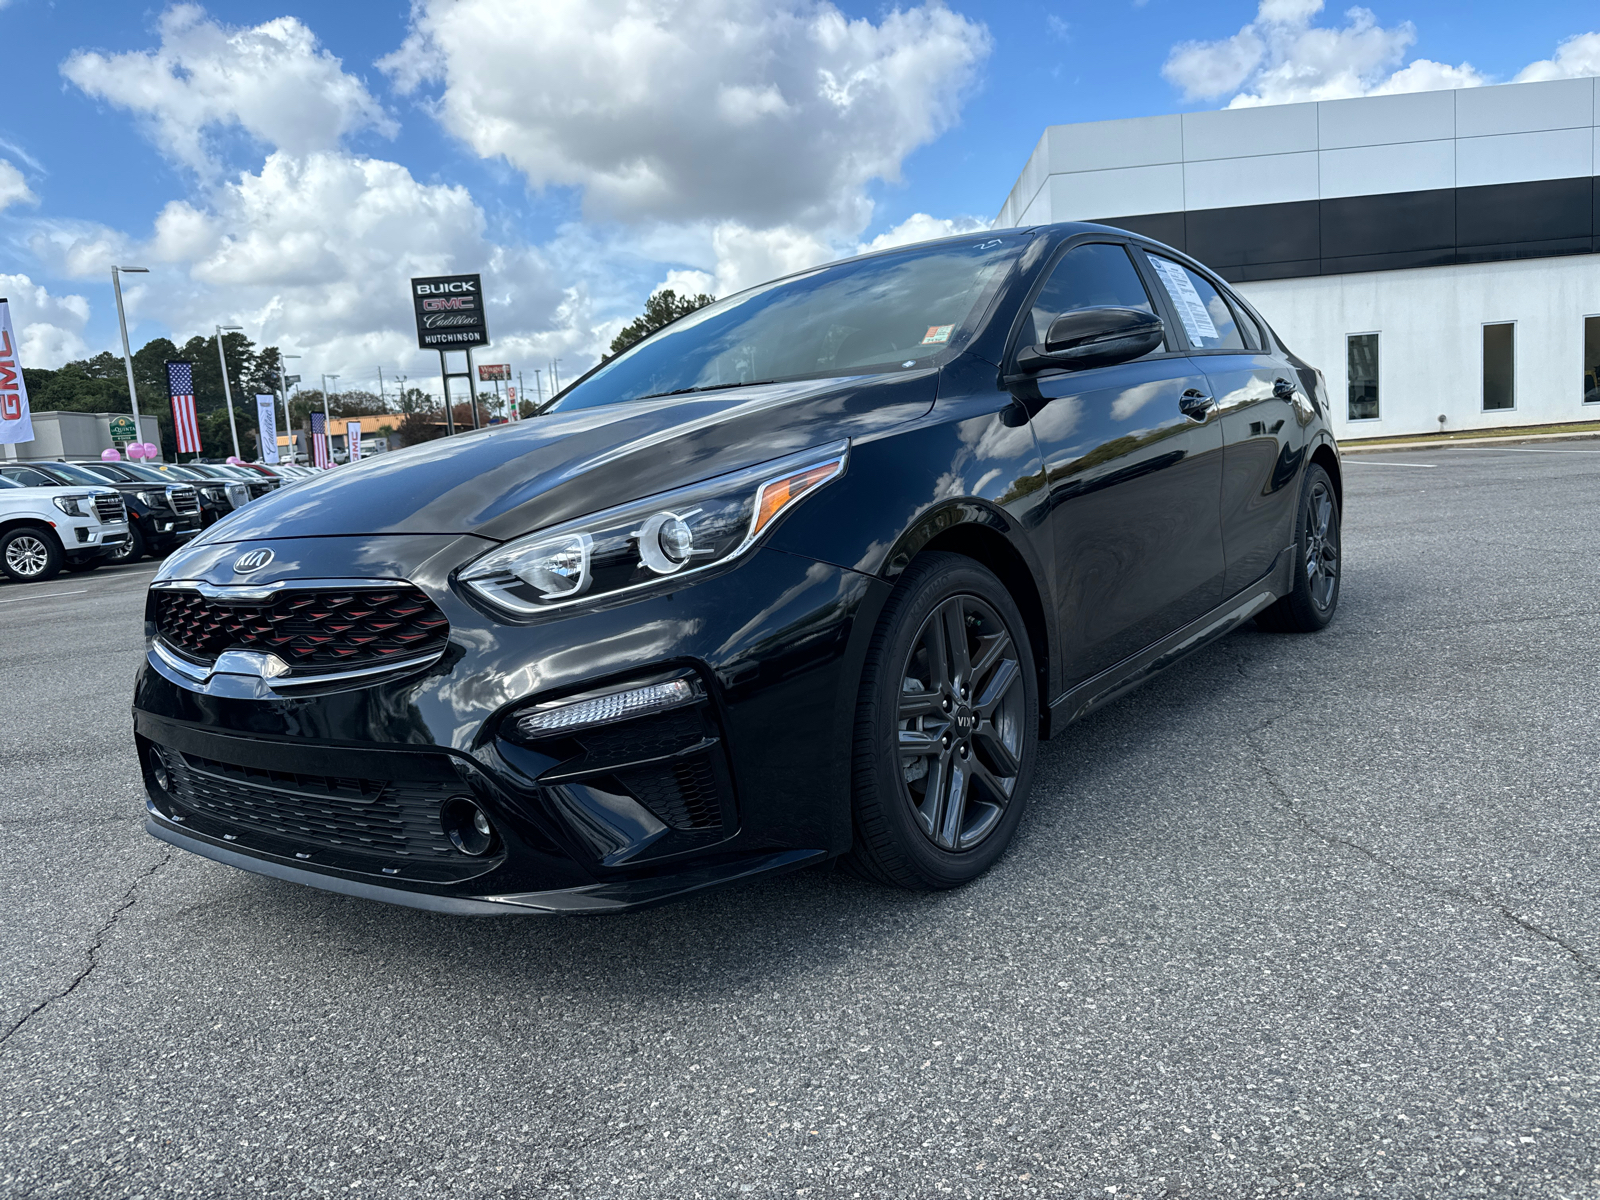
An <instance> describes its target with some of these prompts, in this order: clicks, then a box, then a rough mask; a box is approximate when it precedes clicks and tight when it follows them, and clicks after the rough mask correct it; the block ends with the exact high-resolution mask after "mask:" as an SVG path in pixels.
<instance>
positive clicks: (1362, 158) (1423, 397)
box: [994, 79, 1600, 439]
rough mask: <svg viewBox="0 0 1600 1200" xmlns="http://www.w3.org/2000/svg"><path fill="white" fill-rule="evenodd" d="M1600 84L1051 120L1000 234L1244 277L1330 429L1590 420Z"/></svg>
mask: <svg viewBox="0 0 1600 1200" xmlns="http://www.w3.org/2000/svg"><path fill="white" fill-rule="evenodd" d="M1597 114H1600V81H1596V80H1595V79H1566V80H1556V81H1552V82H1543V83H1520V84H1502V85H1497V86H1492V87H1481V88H1463V89H1460V90H1456V91H1436V92H1414V93H1409V94H1405V95H1395V96H1368V97H1362V98H1359V99H1353V100H1329V101H1323V102H1320V103H1312V104H1283V105H1269V106H1262V107H1256V108H1236V109H1224V110H1222V111H1217V112H1195V113H1183V114H1181V115H1173V116H1162V117H1144V118H1138V119H1133V120H1123V121H1097V122H1093V123H1088V124H1081V125H1054V126H1051V127H1050V128H1048V129H1046V130H1045V132H1044V136H1043V137H1042V138H1041V139H1040V141H1039V144H1038V147H1037V148H1036V149H1035V150H1034V152H1033V155H1032V157H1030V158H1029V160H1028V163H1027V166H1026V167H1024V168H1023V172H1022V175H1021V177H1020V178H1019V179H1018V180H1017V183H1016V185H1015V186H1014V187H1013V188H1012V189H1011V195H1010V196H1009V197H1008V198H1007V200H1006V202H1005V205H1004V207H1003V208H1002V209H1001V210H1000V215H999V216H998V217H997V218H996V219H995V222H994V224H995V227H997V228H1000V227H1013V226H1028V225H1043V224H1050V223H1053V222H1058V221H1097V222H1101V223H1104V224H1107V225H1115V226H1118V227H1120V228H1123V229H1129V230H1132V231H1135V232H1137V233H1141V234H1144V235H1146V236H1148V237H1152V238H1156V239H1158V240H1159V241H1163V242H1166V243H1167V244H1169V245H1171V246H1174V247H1176V248H1177V249H1179V250H1183V251H1185V252H1186V253H1188V254H1190V255H1192V256H1193V257H1195V258H1197V259H1199V260H1200V261H1201V262H1203V263H1205V264H1206V265H1207V266H1209V267H1210V268H1212V270H1214V271H1216V272H1217V273H1218V274H1220V275H1221V276H1222V277H1223V278H1224V279H1227V280H1229V281H1230V282H1232V283H1233V284H1235V285H1236V286H1237V287H1238V289H1239V291H1240V292H1242V293H1243V294H1244V295H1245V296H1246V297H1247V298H1248V299H1249V300H1250V301H1251V302H1252V303H1253V304H1255V305H1256V307H1257V308H1258V309H1260V311H1261V314H1262V315H1263V316H1265V317H1266V318H1267V320H1268V322H1269V323H1271V325H1272V326H1273V328H1274V329H1276V330H1277V331H1278V333H1279V335H1280V336H1281V337H1282V339H1283V340H1284V341H1285V342H1286V343H1287V344H1288V346H1289V347H1290V349H1292V350H1293V351H1294V352H1295V353H1297V354H1299V355H1300V356H1301V357H1302V358H1304V359H1305V360H1306V361H1308V362H1310V363H1312V364H1313V365H1314V366H1317V367H1319V368H1321V370H1322V372H1323V374H1324V375H1325V377H1326V379H1327V382H1328V387H1329V391H1330V393H1331V394H1332V396H1333V398H1334V412H1333V414H1332V415H1333V419H1334V430H1335V433H1336V434H1337V436H1339V437H1340V438H1341V439H1358V438H1365V437H1382V436H1393V435H1398V434H1415V433H1428V432H1438V431H1439V429H1440V427H1441V426H1440V420H1439V418H1440V417H1441V416H1443V418H1444V426H1443V427H1444V428H1445V430H1446V431H1460V430H1470V429H1487V428H1496V427H1508V426H1530V425H1552V424H1561V423H1567V422H1582V421H1600V183H1597V181H1596V178H1595V175H1596V171H1597V169H1600V120H1597Z"/></svg>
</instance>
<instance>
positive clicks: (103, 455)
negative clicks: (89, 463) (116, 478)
mask: <svg viewBox="0 0 1600 1200" xmlns="http://www.w3.org/2000/svg"><path fill="white" fill-rule="evenodd" d="M100 461H101V462H121V461H122V455H120V454H118V453H117V452H116V451H115V450H102V451H100Z"/></svg>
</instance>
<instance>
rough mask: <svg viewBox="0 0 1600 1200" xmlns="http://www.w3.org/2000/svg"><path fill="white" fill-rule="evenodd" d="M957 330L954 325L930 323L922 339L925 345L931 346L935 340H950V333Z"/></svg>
mask: <svg viewBox="0 0 1600 1200" xmlns="http://www.w3.org/2000/svg"><path fill="white" fill-rule="evenodd" d="M954 330H955V326H954V325H929V326H928V332H927V334H926V335H924V337H923V339H922V344H923V345H924V346H931V345H933V344H934V343H935V342H948V341H949V340H950V334H951V333H952V332H953V331H954Z"/></svg>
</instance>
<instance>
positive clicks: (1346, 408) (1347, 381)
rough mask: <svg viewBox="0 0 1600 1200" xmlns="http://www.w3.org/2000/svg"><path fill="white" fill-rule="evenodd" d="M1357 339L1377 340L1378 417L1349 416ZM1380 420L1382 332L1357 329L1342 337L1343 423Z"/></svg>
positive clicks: (1381, 399)
mask: <svg viewBox="0 0 1600 1200" xmlns="http://www.w3.org/2000/svg"><path fill="white" fill-rule="evenodd" d="M1358 337H1375V338H1377V339H1378V415H1377V416H1375V417H1352V416H1351V415H1350V339H1351V338H1358ZM1491 411H1493V410H1491ZM1381 420H1383V330H1381V329H1358V330H1356V331H1355V332H1354V333H1347V334H1345V335H1344V423H1345V424H1346V425H1365V424H1367V423H1368V422H1371V421H1381Z"/></svg>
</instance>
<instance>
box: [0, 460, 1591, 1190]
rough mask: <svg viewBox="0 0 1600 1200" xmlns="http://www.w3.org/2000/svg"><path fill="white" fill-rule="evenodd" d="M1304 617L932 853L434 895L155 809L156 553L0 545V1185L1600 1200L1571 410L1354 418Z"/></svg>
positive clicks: (1218, 663)
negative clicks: (147, 761) (1533, 421)
mask: <svg viewBox="0 0 1600 1200" xmlns="http://www.w3.org/2000/svg"><path fill="white" fill-rule="evenodd" d="M1346 461H1347V466H1346V493H1347V504H1346V524H1345V556H1346V575H1345V580H1344V594H1343V600H1342V605H1341V609H1340V613H1339V617H1338V619H1337V620H1336V621H1335V623H1334V624H1333V625H1332V626H1331V627H1330V628H1329V629H1328V630H1326V631H1325V632H1323V633H1322V634H1320V635H1316V636H1310V637H1305V636H1301V637H1294V636H1274V635H1268V634H1263V633H1259V632H1256V631H1254V630H1251V631H1248V632H1244V633H1241V634H1237V635H1235V636H1233V637H1232V638H1230V639H1228V640H1226V641H1225V642H1223V643H1221V644H1218V645H1216V646H1213V647H1211V648H1209V649H1207V650H1205V651H1203V652H1201V653H1200V654H1198V655H1195V656H1193V657H1191V658H1190V659H1188V660H1187V661H1186V662H1184V663H1183V664H1181V665H1180V666H1178V667H1177V668H1176V669H1175V670H1173V671H1172V672H1170V673H1169V674H1168V675H1167V676H1166V677H1164V678H1162V679H1160V680H1158V681H1156V682H1155V683H1153V684H1151V685H1149V686H1147V687H1146V688H1145V689H1143V690H1142V691H1140V692H1136V693H1134V694H1133V695H1132V696H1130V697H1128V698H1127V699H1124V700H1123V701H1121V702H1119V703H1117V704H1116V705H1114V706H1112V707H1110V708H1108V709H1106V710H1104V711H1102V712H1101V713H1099V714H1097V715H1095V716H1094V717H1091V718H1090V719H1089V720H1087V721H1085V722H1083V723H1082V724H1080V725H1078V726H1075V727H1073V728H1071V729H1069V730H1068V731H1066V732H1065V733H1064V734H1063V735H1060V736H1058V737H1057V738H1056V739H1055V740H1053V741H1052V742H1050V743H1048V744H1047V745H1046V746H1045V747H1044V750H1043V754H1042V756H1041V762H1040V769H1039V773H1038V781H1037V784H1036V787H1035V793H1034V800H1033V803H1032V807H1031V810H1030V812H1029V814H1028V816H1027V818H1026V819H1025V821H1024V823H1023V826H1022V830H1021V833H1020V835H1019V838H1018V840H1017V842H1016V844H1015V846H1014V848H1013V849H1012V851H1011V853H1010V854H1009V855H1008V856H1007V857H1006V858H1005V859H1004V860H1003V861H1002V862H1001V863H1000V865H999V866H998V867H997V869H995V870H994V871H993V872H992V873H990V874H989V875H988V876H986V877H984V878H983V879H982V880H980V881H978V882H977V883H976V884H974V885H973V886H971V887H968V888H966V889H965V890H962V891H958V892H953V893H947V894H941V895H910V894H904V893H895V892H887V891H883V890H880V889H878V888H876V887H873V886H870V885H867V884H864V883H861V882H858V881H856V880H854V879H852V878H850V877H848V876H845V875H842V874H839V873H834V872H831V871H827V870H814V871H810V872H806V873H801V874H796V875H791V876H786V877H783V878H778V879H771V880H766V881H763V882H760V883H757V884H755V885H753V886H750V887H747V888H744V889H742V890H738V891H729V892H724V893H720V894H715V895H710V896H706V897H702V898H700V899H698V900H695V901H692V902H690V903H685V904H679V905H677V906H674V907H667V908H661V909H656V910H653V911H649V912H645V913H640V914H636V915H632V916H627V917H622V918H612V919H594V920H561V919H548V920H545V919H527V918H524V919H502V920H483V919H470V918H450V917H444V916H437V915H432V914H427V913H421V912H415V911H411V910H406V909H399V908H390V907H386V906H382V905H377V904H372V903H369V902H364V901H359V900H353V899H347V898H345V897H341V896H335V895H331V894H326V893H322V892H317V891H313V890H309V889H306V888H301V887H297V886H295V885H293V884H287V883H281V882H277V881H275V880H269V879H265V878H260V877H257V876H253V875H248V874H244V873H241V872H238V871H234V870H231V869H229V868H227V867H223V866H219V865H216V864H214V863H211V862H207V861H204V860H201V859H199V858H195V857H192V856H188V855H184V854H182V853H180V852H177V851H171V850H169V849H168V848H167V847H165V846H164V845H162V844H160V843H157V842H155V841H154V840H152V839H151V838H149V837H147V836H146V835H145V834H144V832H143V830H142V826H141V812H142V801H141V799H140V792H139V788H138V786H137V780H138V772H137V768H136V764H135V763H134V760H133V754H132V739H131V732H130V723H129V714H128V706H129V701H130V696H131V682H132V677H133V673H134V670H135V667H136V665H137V663H138V661H139V658H140V654H141V650H142V636H141V614H142V588H143V585H144V583H145V582H146V581H147V580H148V578H149V577H150V576H151V575H152V574H153V564H150V563H144V564H140V565H138V566H135V567H129V568H123V569H120V570H101V571H97V572H94V573H93V574H90V575H85V576H68V575H63V576H60V577H58V578H57V579H55V580H53V581H50V582H49V583H45V584H35V585H31V586H26V587H24V586H20V585H4V586H0V621H3V622H4V627H5V633H4V637H3V638H0V665H3V674H0V678H3V679H4V681H5V686H4V692H3V700H0V745H3V746H4V747H5V755H4V762H5V765H6V769H7V775H8V786H7V787H6V788H5V789H4V791H3V793H0V831H3V837H0V894H3V897H4V909H3V911H4V919H3V922H0V945H3V954H0V1195H4V1196H7V1197H35V1196H41V1197H42V1196H66V1197H80V1196H83V1197H101V1196H113V1197H125V1196H126V1197H132V1196H144V1197H151V1198H153V1197H164V1196H204V1197H230V1196H256V1195H273V1196H335V1195H337V1196H355V1197H392V1196H419V1197H421V1196H428V1197H432V1196H449V1197H455V1196H461V1197H469V1196H470V1197H480V1196H483V1197H518V1198H521V1197H528V1198H532V1197H546V1196H582V1197H633V1196H673V1197H677V1196H684V1197H691V1196H705V1197H718V1196H730V1197H740V1196H747V1195H754V1196H809V1197H852V1198H853V1197H857V1196H859V1197H880V1196H890V1197H934V1196H943V1195H952V1196H985V1197H987V1196H1035V1195H1041V1196H1070V1197H1097V1198H1099V1200H1105V1198H1106V1197H1108V1196H1114V1197H1116V1198H1118V1200H1124V1198H1126V1197H1158V1196H1190V1197H1254V1196H1261V1195H1274V1196H1275V1195H1294V1196H1360V1197H1369V1196H1383V1197H1411V1196H1417V1197H1422V1196H1428V1197H1437V1196H1451V1197H1455V1196H1527V1197H1540V1198H1544V1197H1550V1198H1556V1197H1565V1198H1575V1197H1580V1196H1582V1197H1593V1196H1600V871H1597V867H1600V817H1597V815H1596V791H1597V784H1600V762H1597V754H1596V741H1597V735H1600V615H1597V605H1596V599H1597V596H1600V557H1597V555H1596V553H1595V551H1594V547H1593V543H1594V530H1595V529H1596V528H1597V526H1600V443H1596V442H1570V443H1546V444H1543V445H1541V446H1540V447H1539V448H1538V449H1537V450H1535V449H1533V448H1511V447H1504V448H1494V449H1477V448H1474V449H1456V450H1435V451H1413V452H1411V453H1386V454H1369V455H1361V456H1359V457H1358V456H1351V457H1349V458H1348V459H1347V460H1346Z"/></svg>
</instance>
